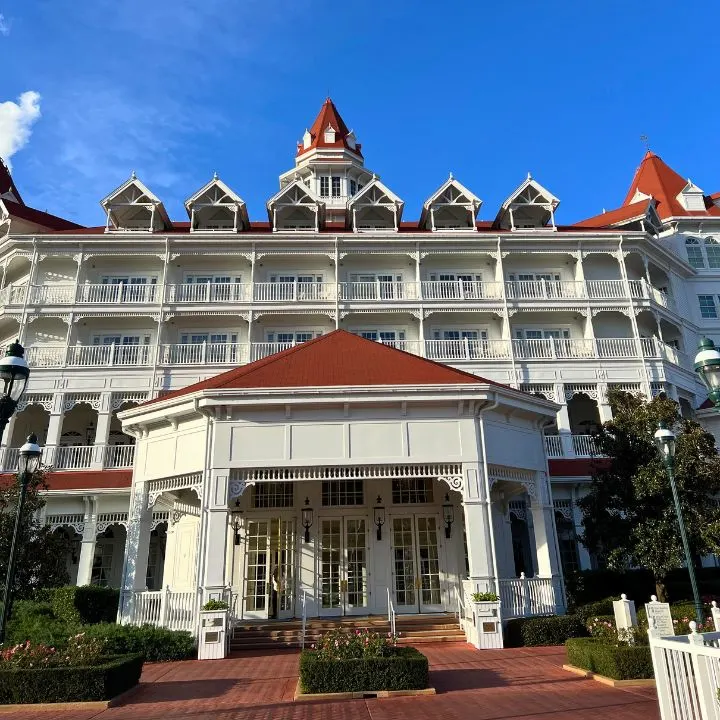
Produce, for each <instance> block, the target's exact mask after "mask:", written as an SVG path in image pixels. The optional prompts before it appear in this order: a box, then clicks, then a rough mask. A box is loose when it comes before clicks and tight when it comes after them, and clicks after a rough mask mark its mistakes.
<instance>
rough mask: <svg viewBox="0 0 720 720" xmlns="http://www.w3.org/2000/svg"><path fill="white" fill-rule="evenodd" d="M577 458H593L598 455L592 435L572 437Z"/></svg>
mask: <svg viewBox="0 0 720 720" xmlns="http://www.w3.org/2000/svg"><path fill="white" fill-rule="evenodd" d="M570 437H572V446H573V452H574V453H575V457H593V456H594V455H597V454H598V452H597V449H596V448H595V442H594V440H593V436H592V435H571V436H570Z"/></svg>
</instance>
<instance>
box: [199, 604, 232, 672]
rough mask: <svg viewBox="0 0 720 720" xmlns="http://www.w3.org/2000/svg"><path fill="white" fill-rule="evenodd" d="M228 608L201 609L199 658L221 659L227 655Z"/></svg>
mask: <svg viewBox="0 0 720 720" xmlns="http://www.w3.org/2000/svg"><path fill="white" fill-rule="evenodd" d="M227 628H228V611H227V610H201V611H200V633H199V636H198V660H221V659H222V658H224V657H226V656H227Z"/></svg>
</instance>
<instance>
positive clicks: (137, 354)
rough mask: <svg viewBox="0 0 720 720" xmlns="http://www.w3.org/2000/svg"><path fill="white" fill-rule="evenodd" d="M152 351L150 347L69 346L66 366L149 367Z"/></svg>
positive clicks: (112, 345) (151, 360) (114, 345)
mask: <svg viewBox="0 0 720 720" xmlns="http://www.w3.org/2000/svg"><path fill="white" fill-rule="evenodd" d="M153 350H154V348H153V347H152V346H151V345H116V344H115V343H113V344H111V345H71V346H70V347H69V348H68V353H67V364H68V366H69V367H96V366H111V367H112V366H116V365H151V364H152V362H153Z"/></svg>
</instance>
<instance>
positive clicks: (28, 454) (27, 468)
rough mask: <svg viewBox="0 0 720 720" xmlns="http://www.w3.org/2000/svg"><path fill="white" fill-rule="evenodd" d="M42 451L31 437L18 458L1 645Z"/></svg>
mask: <svg viewBox="0 0 720 720" xmlns="http://www.w3.org/2000/svg"><path fill="white" fill-rule="evenodd" d="M41 455H42V450H41V449H40V446H39V445H38V444H37V437H36V436H35V435H29V436H28V439H27V442H26V443H25V444H24V445H23V446H22V447H21V448H20V454H19V456H18V480H19V482H20V495H19V497H18V503H17V510H16V511H15V529H14V530H13V536H12V542H11V543H10V557H9V558H8V565H7V573H6V575H5V592H4V594H3V607H2V614H1V615H0V645H2V644H3V643H4V642H5V627H6V625H7V621H8V619H9V618H10V609H11V607H12V590H13V585H14V583H15V561H16V559H17V558H16V555H17V547H18V540H19V536H20V525H21V524H22V512H23V505H24V504H25V495H26V494H27V486H28V483H29V482H30V479H31V478H32V476H33V475H34V474H35V473H36V472H37V471H38V468H39V467H40V456H41Z"/></svg>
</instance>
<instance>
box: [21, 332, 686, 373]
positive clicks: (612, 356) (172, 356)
mask: <svg viewBox="0 0 720 720" xmlns="http://www.w3.org/2000/svg"><path fill="white" fill-rule="evenodd" d="M637 342H638V341H637V340H636V339H634V338H594V339H590V338H577V339H574V338H539V339H527V340H520V339H516V340H484V339H471V338H462V339H459V340H425V342H424V344H423V343H422V342H421V341H419V340H395V341H387V342H385V343H384V344H386V345H389V346H391V347H395V348H397V349H398V350H404V351H405V352H409V353H412V354H414V355H421V356H424V357H426V358H429V359H431V360H439V361H443V362H454V361H460V360H468V361H473V360H475V361H477V360H486V361H510V360H513V359H514V360H516V361H522V362H534V361H538V362H544V361H548V360H550V361H552V360H636V359H639V356H638V345H637ZM640 343H641V347H642V353H643V357H644V358H645V359H647V360H663V361H665V362H669V363H672V364H674V365H679V366H681V367H685V368H689V367H691V364H692V363H691V360H690V358H689V357H688V356H687V355H685V354H684V353H681V352H679V351H678V350H676V349H675V348H674V347H672V346H670V345H666V344H664V343H662V342H660V341H659V340H658V339H656V338H641V339H640ZM295 344H296V343H292V342H256V343H197V344H162V345H160V346H159V347H156V346H155V345H114V344H113V345H71V346H69V347H66V346H65V345H39V346H30V347H28V348H27V350H26V354H25V357H26V359H27V362H28V364H29V365H30V366H31V367H33V368H62V367H72V368H83V367H87V368H93V367H150V366H152V365H154V364H156V363H157V365H162V366H184V365H198V366H199V365H211V366H212V365H217V366H236V365H242V364H244V363H248V362H253V361H254V360H259V359H261V358H264V357H267V356H268V355H273V354H274V353H277V352H280V351H282V350H287V349H288V348H291V347H293V346H294V345H295ZM156 358H157V359H156Z"/></svg>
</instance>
